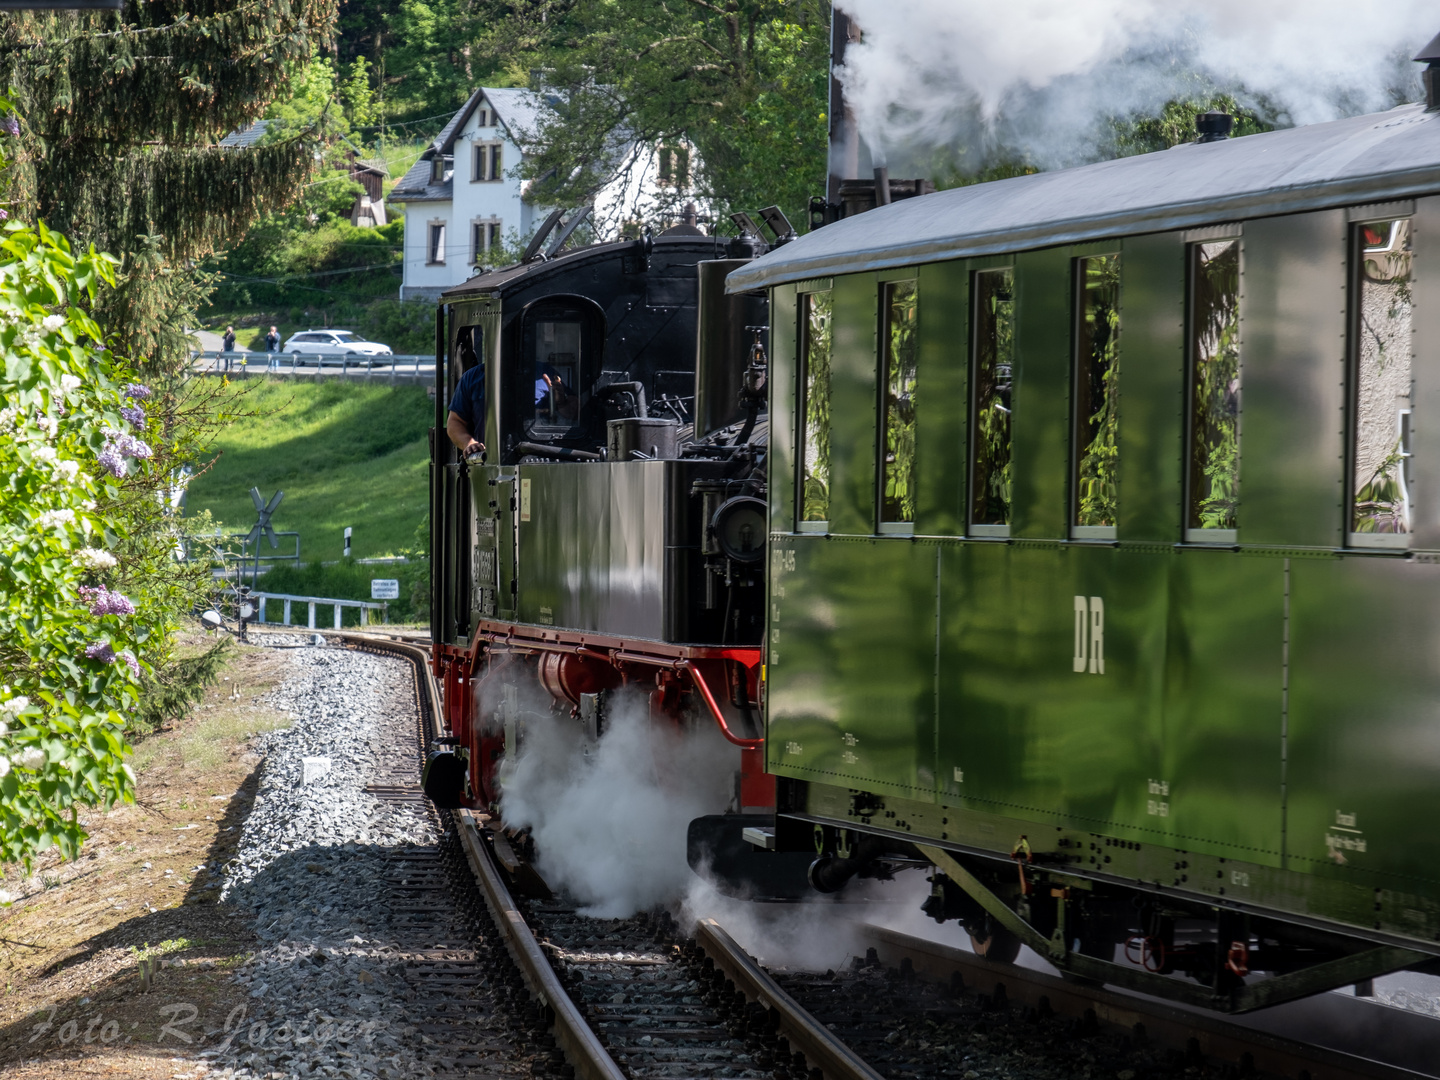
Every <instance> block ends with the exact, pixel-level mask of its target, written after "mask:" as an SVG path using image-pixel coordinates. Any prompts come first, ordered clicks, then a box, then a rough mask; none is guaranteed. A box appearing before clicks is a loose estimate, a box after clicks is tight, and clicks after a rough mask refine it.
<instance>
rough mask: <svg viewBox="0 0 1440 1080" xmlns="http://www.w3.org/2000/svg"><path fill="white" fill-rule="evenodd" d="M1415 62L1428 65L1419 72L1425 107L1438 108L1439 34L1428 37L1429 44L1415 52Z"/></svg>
mask: <svg viewBox="0 0 1440 1080" xmlns="http://www.w3.org/2000/svg"><path fill="white" fill-rule="evenodd" d="M1414 59H1415V61H1416V62H1417V63H1422V64H1427V65H1428V66H1427V67H1426V68H1425V70H1424V71H1423V72H1422V73H1421V77H1422V78H1424V80H1425V108H1426V109H1440V34H1436V35H1435V36H1434V37H1433V38H1431V39H1430V44H1429V45H1426V46H1425V48H1423V49H1421V50H1420V51H1419V52H1418V53H1416V54H1415V56H1414Z"/></svg>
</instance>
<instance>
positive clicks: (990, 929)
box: [970, 916, 1020, 964]
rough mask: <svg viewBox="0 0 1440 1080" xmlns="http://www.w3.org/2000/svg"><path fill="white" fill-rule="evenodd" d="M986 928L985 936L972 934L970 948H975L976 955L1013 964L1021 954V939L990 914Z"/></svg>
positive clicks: (997, 961)
mask: <svg viewBox="0 0 1440 1080" xmlns="http://www.w3.org/2000/svg"><path fill="white" fill-rule="evenodd" d="M984 929H985V936H984V937H983V938H979V937H976V936H975V935H974V934H971V935H970V948H971V949H973V950H975V955H976V956H983V957H984V958H985V959H986V960H993V961H995V962H996V963H997V964H1013V963H1014V962H1015V958H1016V957H1017V956H1019V955H1020V939H1019V938H1018V937H1016V936H1015V935H1014V934H1012V933H1011V932H1010V931H1009V930H1006V929H1005V928H1004V927H1003V926H1001V925H1000V924H999V923H997V922H996V921H995V920H994V919H992V918H990V917H989V916H986V918H985V927H984Z"/></svg>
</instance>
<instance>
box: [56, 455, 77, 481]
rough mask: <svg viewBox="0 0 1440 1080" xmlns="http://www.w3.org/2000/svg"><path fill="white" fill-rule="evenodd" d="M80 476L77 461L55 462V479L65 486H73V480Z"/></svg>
mask: <svg viewBox="0 0 1440 1080" xmlns="http://www.w3.org/2000/svg"><path fill="white" fill-rule="evenodd" d="M79 475H80V463H79V462H78V461H70V460H68V459H67V460H65V461H57V462H55V479H56V480H59V481H61V482H63V483H66V484H73V483H74V482H75V478H76V477H77V476H79Z"/></svg>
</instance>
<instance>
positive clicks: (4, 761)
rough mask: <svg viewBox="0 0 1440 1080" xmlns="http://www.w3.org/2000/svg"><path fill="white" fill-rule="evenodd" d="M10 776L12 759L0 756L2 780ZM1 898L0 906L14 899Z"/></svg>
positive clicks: (7, 896)
mask: <svg viewBox="0 0 1440 1080" xmlns="http://www.w3.org/2000/svg"><path fill="white" fill-rule="evenodd" d="M9 774H10V759H9V758H7V757H6V756H5V755H4V754H0V780H3V779H4V778H5V777H6V776H8V775H9ZM0 897H3V899H0V904H8V903H10V902H11V900H12V899H13V898H12V897H11V896H10V894H9V893H0Z"/></svg>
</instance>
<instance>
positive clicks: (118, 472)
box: [99, 442, 125, 476]
mask: <svg viewBox="0 0 1440 1080" xmlns="http://www.w3.org/2000/svg"><path fill="white" fill-rule="evenodd" d="M99 461H100V467H101V468H102V469H104V470H105V471H106V472H108V473H109V474H110V475H111V476H124V475H125V457H124V455H122V454H121V453H120V451H119V450H117V449H116V448H115V446H114V445H113V444H111V443H108V442H107V443H106V444H105V446H104V447H103V448H102V449H101V451H100V457H99Z"/></svg>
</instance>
